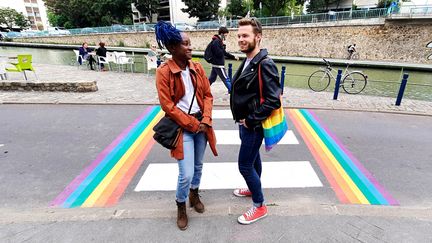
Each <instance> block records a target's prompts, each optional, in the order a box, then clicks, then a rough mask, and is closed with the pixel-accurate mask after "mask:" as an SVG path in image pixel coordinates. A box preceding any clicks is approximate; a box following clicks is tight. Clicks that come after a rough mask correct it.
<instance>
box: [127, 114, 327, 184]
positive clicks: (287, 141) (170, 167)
mask: <svg viewBox="0 0 432 243" xmlns="http://www.w3.org/2000/svg"><path fill="white" fill-rule="evenodd" d="M212 117H213V120H214V121H213V123H221V122H226V121H231V122H233V121H232V114H231V111H230V110H213V114H212ZM232 124H233V126H234V127H235V126H236V125H234V123H232ZM215 134H216V140H217V144H218V145H237V146H238V145H240V144H241V141H240V138H239V132H238V130H237V129H235V130H226V129H225V130H220V129H215ZM298 144H299V141H298V140H297V137H296V136H295V134H294V132H293V131H292V130H288V132H287V133H286V134H285V136H284V137H283V138H282V140H281V141H280V142H279V143H278V145H277V146H284V145H285V146H287V145H298ZM221 149H223V147H219V155H222V156H223V152H222V151H221ZM167 162H169V161H167ZM262 166H263V170H262V171H263V172H262V175H261V182H262V187H263V188H301V187H322V186H323V185H322V183H321V181H320V179H319V178H318V175H317V174H316V173H315V171H314V169H313V167H312V166H311V164H310V162H309V161H278V162H266V161H263V163H262ZM177 178H178V165H177V163H173V162H171V163H150V164H149V166H148V167H147V169H146V171H145V172H144V175H143V176H142V177H141V179H140V181H139V183H138V185H137V186H136V188H135V191H174V190H176V187H177ZM244 187H246V183H245V181H244V179H243V177H242V176H241V174H240V172H239V170H238V164H237V162H236V161H228V162H217V163H204V166H203V174H202V177H201V185H200V188H201V189H234V188H244Z"/></svg>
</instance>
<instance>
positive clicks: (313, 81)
mask: <svg viewBox="0 0 432 243" xmlns="http://www.w3.org/2000/svg"><path fill="white" fill-rule="evenodd" d="M323 60H324V62H325V64H326V65H327V67H326V68H320V70H318V71H315V72H313V73H312V74H311V75H310V76H309V80H308V86H309V88H310V89H311V90H313V91H315V92H320V91H324V90H325V89H326V88H327V87H328V86H329V85H330V77H331V78H333V80H335V81H336V76H337V75H333V72H332V71H333V68H332V67H331V64H330V62H329V61H327V60H326V59H324V58H323ZM349 65H350V64H349V63H347V66H346V68H345V70H344V72H343V74H342V81H341V83H340V87H342V89H343V90H344V91H345V92H346V93H348V94H358V93H360V92H362V91H363V90H364V89H365V88H366V84H367V78H368V77H367V75H365V74H363V72H361V71H350V70H349V69H348V67H349Z"/></svg>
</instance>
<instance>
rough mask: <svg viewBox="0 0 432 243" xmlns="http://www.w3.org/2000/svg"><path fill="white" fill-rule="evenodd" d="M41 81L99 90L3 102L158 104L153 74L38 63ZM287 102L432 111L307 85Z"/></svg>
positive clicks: (216, 91)
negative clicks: (82, 84) (315, 89)
mask: <svg viewBox="0 0 432 243" xmlns="http://www.w3.org/2000/svg"><path fill="white" fill-rule="evenodd" d="M35 68H36V70H37V74H38V77H39V81H36V80H35V77H34V76H33V74H32V73H28V76H29V82H53V81H54V82H55V81H58V82H66V81H68V82H74V81H77V82H78V81H97V85H98V88H99V90H98V91H97V92H92V93H66V92H39V91H22V92H17V91H0V103H3V104H11V103H19V104H20V103H23V104H27V103H49V104H157V103H158V99H157V94H156V87H155V81H154V79H155V77H154V74H150V75H147V74H145V73H118V72H95V71H91V70H84V69H80V70H78V69H77V67H73V66H61V65H48V64H35ZM9 79H10V80H9V81H18V82H23V81H24V80H23V75H22V74H19V73H12V74H10V75H9ZM212 92H213V96H214V104H215V105H218V106H227V105H229V95H228V94H227V92H226V90H225V86H223V84H222V82H221V81H220V80H218V81H216V82H215V83H214V84H213V86H212ZM283 98H284V106H285V107H293V108H319V109H338V110H356V111H375V112H396V113H407V114H417V115H432V102H427V101H419V100H410V99H403V100H402V104H401V106H395V105H394V103H395V100H396V99H395V98H387V97H374V96H365V95H348V94H345V93H343V92H341V93H340V94H339V99H338V100H336V101H335V100H333V93H329V92H320V93H317V92H313V91H311V90H307V89H294V88H285V94H284V97H283Z"/></svg>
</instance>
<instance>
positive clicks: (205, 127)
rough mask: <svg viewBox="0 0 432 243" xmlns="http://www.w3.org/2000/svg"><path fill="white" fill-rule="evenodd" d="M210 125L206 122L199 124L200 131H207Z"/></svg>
mask: <svg viewBox="0 0 432 243" xmlns="http://www.w3.org/2000/svg"><path fill="white" fill-rule="evenodd" d="M207 129H208V125H207V124H204V123H200V124H199V128H198V132H207Z"/></svg>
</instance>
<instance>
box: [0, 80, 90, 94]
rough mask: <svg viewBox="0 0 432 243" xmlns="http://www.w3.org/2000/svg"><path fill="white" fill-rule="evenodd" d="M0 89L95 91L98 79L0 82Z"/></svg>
mask: <svg viewBox="0 0 432 243" xmlns="http://www.w3.org/2000/svg"><path fill="white" fill-rule="evenodd" d="M0 90H5V91H63V92H95V91H97V90H98V87H97V84H96V81H92V82H62V81H58V82H24V81H22V82H5V81H2V82H0Z"/></svg>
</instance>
